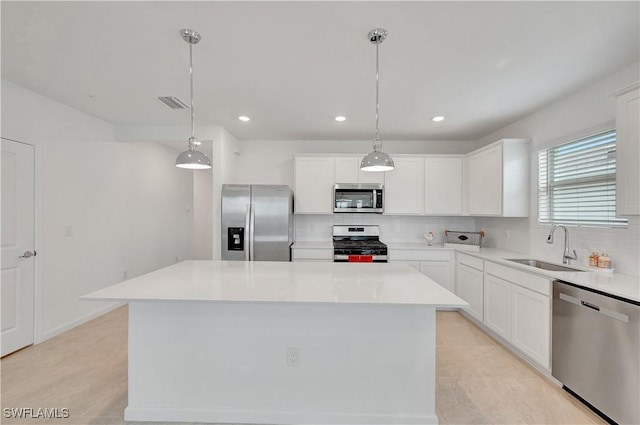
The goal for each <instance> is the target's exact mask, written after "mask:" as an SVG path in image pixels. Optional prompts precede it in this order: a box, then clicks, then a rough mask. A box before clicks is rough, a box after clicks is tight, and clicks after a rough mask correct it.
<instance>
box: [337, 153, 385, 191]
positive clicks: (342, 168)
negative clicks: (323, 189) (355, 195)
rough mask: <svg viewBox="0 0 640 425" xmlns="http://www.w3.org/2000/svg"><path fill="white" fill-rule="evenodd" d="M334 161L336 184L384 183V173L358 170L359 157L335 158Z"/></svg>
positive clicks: (360, 159)
mask: <svg viewBox="0 0 640 425" xmlns="http://www.w3.org/2000/svg"><path fill="white" fill-rule="evenodd" d="M363 156H364V155H363ZM335 160H336V179H335V182H336V183H380V184H382V183H384V173H376V172H370V171H362V170H360V162H361V161H362V157H360V156H337V157H335Z"/></svg>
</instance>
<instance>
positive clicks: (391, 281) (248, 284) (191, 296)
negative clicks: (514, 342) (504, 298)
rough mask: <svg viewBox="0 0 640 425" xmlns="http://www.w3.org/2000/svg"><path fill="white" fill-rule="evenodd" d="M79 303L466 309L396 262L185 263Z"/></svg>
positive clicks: (98, 293)
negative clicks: (352, 305) (310, 304)
mask: <svg viewBox="0 0 640 425" xmlns="http://www.w3.org/2000/svg"><path fill="white" fill-rule="evenodd" d="M81 299H83V300H117V301H213V302H272V303H344V304H384V305H422V306H431V307H467V306H468V304H467V303H466V302H465V301H464V300H462V299H461V298H459V297H457V296H456V295H454V294H453V293H451V292H449V291H447V290H446V289H444V288H443V287H441V286H440V285H438V284H437V283H435V282H434V281H432V280H431V279H429V278H428V277H426V276H424V275H422V274H421V273H419V272H418V271H416V270H414V269H413V268H411V267H409V266H406V265H401V264H392V263H382V264H380V263H373V264H372V263H366V264H354V263H332V262H326V263H325V262H321V263H320V262H319V263H308V262H299V263H295V262H294V263H292V262H266V261H264V262H263V261H256V262H244V261H183V262H181V263H178V264H174V265H172V266H169V267H165V268H163V269H160V270H156V271H154V272H151V273H148V274H146V275H143V276H139V277H136V278H133V279H130V280H127V281H124V282H122V283H118V284H116V285H113V286H109V287H107V288H104V289H101V290H98V291H95V292H93V293H91V294H88V295H85V296H83V297H81Z"/></svg>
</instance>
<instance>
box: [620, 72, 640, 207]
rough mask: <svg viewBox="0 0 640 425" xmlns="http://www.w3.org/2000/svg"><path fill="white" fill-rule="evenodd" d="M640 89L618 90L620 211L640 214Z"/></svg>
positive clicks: (633, 87) (635, 87) (636, 85)
mask: <svg viewBox="0 0 640 425" xmlns="http://www.w3.org/2000/svg"><path fill="white" fill-rule="evenodd" d="M639 93H640V90H639V89H638V84H635V85H634V86H632V87H628V88H627V89H626V90H622V91H621V92H618V93H617V94H618V99H617V109H616V138H617V142H616V145H617V146H616V151H617V152H616V213H617V215H623V216H624V215H638V214H640V171H639V168H640V167H638V164H640V135H639V130H638V128H639V126H640V122H639V117H640V100H639V98H640V94H639Z"/></svg>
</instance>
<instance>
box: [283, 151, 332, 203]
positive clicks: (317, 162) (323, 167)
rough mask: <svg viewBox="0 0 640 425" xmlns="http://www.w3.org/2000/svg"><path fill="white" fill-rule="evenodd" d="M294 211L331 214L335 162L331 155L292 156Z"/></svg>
mask: <svg viewBox="0 0 640 425" xmlns="http://www.w3.org/2000/svg"><path fill="white" fill-rule="evenodd" d="M293 162H294V165H293V166H294V173H293V175H294V193H295V202H294V205H295V212H296V213H301V214H332V213H333V185H334V184H335V170H336V162H335V158H333V157H323V156H295V157H294V161H293Z"/></svg>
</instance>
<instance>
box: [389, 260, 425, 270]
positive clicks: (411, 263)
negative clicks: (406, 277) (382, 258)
mask: <svg viewBox="0 0 640 425" xmlns="http://www.w3.org/2000/svg"><path fill="white" fill-rule="evenodd" d="M389 262H390V263H396V264H405V265H407V266H411V267H413V268H414V269H416V270H417V271H420V261H411V260H390V261H389Z"/></svg>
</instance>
